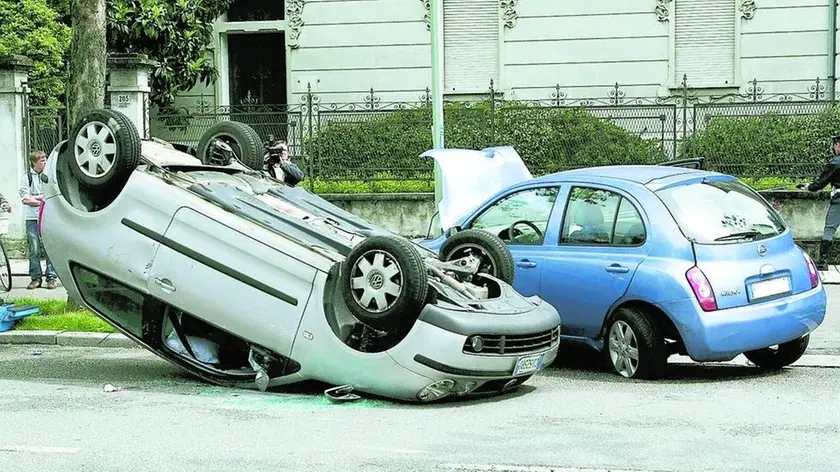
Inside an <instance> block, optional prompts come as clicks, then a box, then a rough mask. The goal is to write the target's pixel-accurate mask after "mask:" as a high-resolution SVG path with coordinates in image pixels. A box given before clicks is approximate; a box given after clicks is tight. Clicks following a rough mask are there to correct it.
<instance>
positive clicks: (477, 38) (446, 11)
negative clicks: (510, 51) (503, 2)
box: [443, 0, 500, 93]
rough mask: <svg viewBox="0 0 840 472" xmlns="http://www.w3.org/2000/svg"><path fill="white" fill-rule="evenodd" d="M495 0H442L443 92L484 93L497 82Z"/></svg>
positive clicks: (497, 55) (497, 6)
mask: <svg viewBox="0 0 840 472" xmlns="http://www.w3.org/2000/svg"><path fill="white" fill-rule="evenodd" d="M499 17H500V13H499V2H498V0H444V1H443V48H444V49H443V68H444V78H443V80H444V91H445V92H446V93H486V92H487V90H488V89H489V88H490V79H493V80H494V81H495V83H498V82H499V79H498V75H499V21H500V20H499Z"/></svg>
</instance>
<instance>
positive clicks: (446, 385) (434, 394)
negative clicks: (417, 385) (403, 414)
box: [417, 379, 455, 402]
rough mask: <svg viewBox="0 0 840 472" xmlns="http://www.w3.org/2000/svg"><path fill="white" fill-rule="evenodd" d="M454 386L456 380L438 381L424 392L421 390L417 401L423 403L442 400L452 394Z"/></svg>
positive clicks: (424, 389)
mask: <svg viewBox="0 0 840 472" xmlns="http://www.w3.org/2000/svg"><path fill="white" fill-rule="evenodd" d="M454 386H455V381H454V380H449V379H445V380H438V381H437V382H435V383H433V384H429V385H426V386H425V387H423V390H420V393H418V394H417V399H418V400H420V401H421V402H431V401H435V400H440V399H441V398H444V397H446V396H448V395H449V394H450V393H452V387H454Z"/></svg>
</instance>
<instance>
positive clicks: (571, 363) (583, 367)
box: [541, 345, 788, 385]
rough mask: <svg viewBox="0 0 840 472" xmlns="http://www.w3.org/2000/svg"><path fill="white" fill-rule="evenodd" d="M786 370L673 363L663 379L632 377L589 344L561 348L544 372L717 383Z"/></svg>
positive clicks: (606, 378)
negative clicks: (616, 369) (613, 366)
mask: <svg viewBox="0 0 840 472" xmlns="http://www.w3.org/2000/svg"><path fill="white" fill-rule="evenodd" d="M786 370H788V369H785V370H781V371H773V370H762V369H759V368H757V367H749V366H736V365H731V364H724V363H714V362H709V363H697V364H676V363H669V364H668V367H667V370H666V372H665V376H664V377H663V378H661V379H659V380H655V381H650V380H632V379H626V378H623V377H621V376H619V375H617V374H614V373H612V372H611V371H610V369H609V366H608V364H607V360H606V358H605V357H604V354H602V353H600V352H598V351H595V350H594V349H592V348H590V347H588V346H577V345H566V346H563V347H561V348H560V352H559V353H558V355H557V360H556V361H555V362H554V363H553V364H552V365H550V366H549V367H548V368H547V369H546V370H544V371H543V372H542V373H541V375H547V376H550V377H569V378H575V379H578V380H580V379H581V374H585V375H586V376H587V377H588V380H595V381H598V382H611V383H616V382H645V383H656V384H664V385H667V384H676V383H679V384H685V383H714V382H727V381H739V380H748V379H749V380H752V379H758V378H765V377H775V376H779V375H785V373H786Z"/></svg>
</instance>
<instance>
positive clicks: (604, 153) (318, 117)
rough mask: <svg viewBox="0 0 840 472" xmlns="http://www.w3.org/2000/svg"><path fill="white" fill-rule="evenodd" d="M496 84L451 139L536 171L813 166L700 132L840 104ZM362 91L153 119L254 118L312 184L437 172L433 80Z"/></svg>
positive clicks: (792, 154) (174, 112) (813, 158)
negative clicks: (690, 161)
mask: <svg viewBox="0 0 840 472" xmlns="http://www.w3.org/2000/svg"><path fill="white" fill-rule="evenodd" d="M489 85H490V86H489V88H488V90H487V93H486V94H485V95H484V96H483V97H479V98H477V99H474V100H471V101H461V102H459V101H450V100H446V101H445V102H444V114H445V128H446V129H445V136H446V145H447V147H465V148H472V149H481V148H485V147H492V146H507V145H510V146H514V147H516V148H517V150H518V151H519V152H520V154H521V155H522V156H523V158H524V159H525V161H526V164H527V165H528V166H529V168H531V169H532V172H534V173H540V174H542V173H548V172H556V171H559V170H565V169H572V168H578V167H584V166H592V165H608V164H634V163H652V162H660V161H667V160H671V159H677V158H683V157H686V156H695V155H697V152H703V153H707V154H708V155H704V156H699V157H706V158H707V162H708V163H709V166H710V168H712V169H713V170H718V171H721V172H725V173H732V174H736V175H740V176H764V175H774V176H780V177H804V176H812V175H813V174H815V173H816V172H818V171H819V169H820V167H821V166H822V162H823V161H822V160H821V159H820V156H818V155H814V153H815V152H816V151H815V152H811V151H807V152H806V151H798V150H792V149H790V150H788V149H784V150H781V151H778V152H776V153H775V154H774V155H773V156H772V158H769V159H767V158H764V157H763V156H761V155H760V154H761V152H762V151H761V150H760V149H759V150H755V149H752V148H750V149H746V148H744V149H737V150H736V151H735V152H732V151H731V149H732V148H731V147H730V148H728V149H729V150H730V151H726V152H728V153H729V154H726V153H721V152H718V151H717V150H716V148H714V146H708V145H704V146H700V147H699V149H700V151H698V150H697V149H698V147H697V144H696V142H692V141H697V140H694V139H693V138H695V137H702V136H704V135H709V133H707V131H713V128H714V126H713V124H715V123H719V122H722V121H726V122H727V123H732V122H736V121H737V122H745V123H749V122H760V123H771V122H772V120H777V119H787V118H796V119H799V118H802V119H805V120H807V119H810V118H813V119H814V120H813V121H803V122H802V126H801V127H802V128H808V129H809V130H811V131H813V133H812V134H814V136H816V137H814V136H810V135H809V136H810V137H809V136H805V138H807V139H812V140H813V139H820V136H822V139H824V138H825V136H823V135H826V134H828V133H829V132H838V131H840V114H838V117H837V120H836V121H837V123H836V125H837V126H834V125H832V124H831V123H834V121H831V119H829V120H828V121H825V120H823V121H824V122H818V120H817V118H818V117H821V116H825V115H826V113H830V112H832V111H833V110H836V109H837V108H836V107H835V98H834V94H833V93H828V92H827V91H826V81H825V80H821V79H819V78H817V79H816V80H815V81H814V83H812V84H811V85H810V86H808V87H807V88H806V90H804V91H803V92H802V93H793V94H769V93H765V92H764V90H763V87H762V85H761V84H760V83H759V82H758V81H757V80H753V81H752V82H751V83H750V84H749V86H748V87H746V90H745V91H744V93H734V94H724V95H717V96H715V95H702V94H698V93H696V92H694V91H693V90H692V89H691V88H690V87H688V85H687V79H686V78H684V79H683V83H682V87H681V89H679V90H677V91H676V92H675V93H673V94H671V95H668V96H662V97H630V96H627V95H626V94H625V92H624V90H623V89H622V87H621V85H620V84H619V83H616V84H614V86H612V87H610V88H609V89H608V90H605V93H604V95H603V96H601V97H594V98H574V97H570V96H568V95H567V94H566V93H565V92H564V90H563V89H562V86H561V85H559V84H557V85H555V86H553V87H547V88H546V89H545V94H544V95H543V96H544V97H545V98H542V99H533V100H517V99H515V98H509V97H504V98H503V97H502V94H500V93H499V92H498V91H497V90H496V89H495V86H494V84H493V82H492V81H490V84H489ZM359 98H360V99H359V100H358V101H356V102H352V101H351V102H342V103H325V102H323V101H322V100H321V97H319V96H318V94H317V93H315V92H313V91H312V89H311V87H307V91H306V93H304V94H301V95H300V96H299V100H298V103H296V104H292V105H272V104H267V105H261V104H254V103H246V104H240V105H235V106H225V107H212V106H210V105H209V103H208V102H206V101H200V102H199V103H198V104H197V105H196V106H194V107H181V108H177V109H168V110H155V111H154V112H152V114H151V116H150V119H149V120H148V122H149V123H150V135H151V136H153V137H156V138H160V139H164V140H167V141H170V142H173V143H178V144H182V145H186V146H191V147H193V148H197V147H198V144H199V141H200V139H201V136H202V135H203V134H204V133H205V131H206V130H207V129H208V128H209V127H210V126H212V125H213V124H215V123H218V122H219V121H225V120H231V121H240V122H244V123H247V124H249V125H251V126H252V127H253V128H254V129H255V130H256V131H257V133H258V134H259V135H260V137H261V138H262V139H263V140H264V141H265V140H267V139H268V138H269V136H273V137H275V138H279V139H283V140H285V141H286V142H287V143H288V145H289V151H290V154H291V156H292V158H293V159H294V160H295V161H296V162H297V163H298V164H299V165H301V166H302V167H304V169H305V171H306V173H307V175H308V177H309V179H310V185H313V183H312V182H314V181H359V180H365V181H378V180H427V181H431V180H432V179H433V164H432V161H431V160H430V159H423V158H420V157H419V155H420V154H421V153H423V152H424V151H426V150H428V149H430V148H431V147H432V132H431V130H432V103H431V94H430V91H429V90H428V89H426V90H425V91H424V92H422V93H420V94H419V96H418V97H417V98H416V100H413V101H387V100H386V98H387V94H385V93H379V92H377V91H376V90H374V89H370V90H369V91H368V92H367V93H365V94H364V95H361V96H360V97H359ZM64 113H65V110H63V109H61V110H48V109H41V108H39V107H30V110H29V118H28V123H29V129H28V133H29V139H30V143H31V144H32V147H33V148H35V147H37V148H42V149H51V147H52V146H54V145H55V144H56V143H58V142H59V141H60V140H61V139H66V137H67V128H68V124H67V123H66V117H65V116H64ZM756 120H757V121H756ZM826 123H828V124H826ZM832 126H834V127H833V128H832ZM828 128H831V129H828ZM809 132H810V131H809ZM819 133H822V135H820V134H819ZM700 141H702V139H701V140H700ZM747 147H749V146H747ZM809 149H817V148H814V147H813V146H812V148H809ZM825 150H826V151H828V146H825ZM820 152H821V151H820ZM785 153H786V154H785ZM770 154H773V153H772V152H771V153H770Z"/></svg>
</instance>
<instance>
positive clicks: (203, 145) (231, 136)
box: [196, 121, 263, 170]
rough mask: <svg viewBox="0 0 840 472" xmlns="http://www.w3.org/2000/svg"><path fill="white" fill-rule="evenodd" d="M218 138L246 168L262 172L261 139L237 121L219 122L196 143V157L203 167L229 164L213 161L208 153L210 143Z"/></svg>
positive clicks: (253, 131)
mask: <svg viewBox="0 0 840 472" xmlns="http://www.w3.org/2000/svg"><path fill="white" fill-rule="evenodd" d="M216 138H220V139H221V140H222V141H224V142H226V143H227V144H229V145H230V146H231V147H232V148H233V152H234V154H236V157H237V158H239V160H240V161H242V164H244V165H245V166H246V167H248V168H249V169H252V170H262V168H263V145H262V138H260V135H259V134H258V133H257V132H256V130H254V128H252V127H250V126H249V125H247V124H245V123H240V122H238V121H220V122H218V123H216V124H214V125H213V126H211V127H210V128H208V129H207V131H205V132H204V134H202V135H201V139H199V141H198V148H197V149H196V157H198V158H199V159H200V160H201V162H202V163H203V164H204V165H220V166H226V165H228V164H230V162H219V161H214V160H213V159H212V158H211V156H210V153H209V152H208V151H209V148H210V143H211V142H212V141H213V140H214V139H216Z"/></svg>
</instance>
